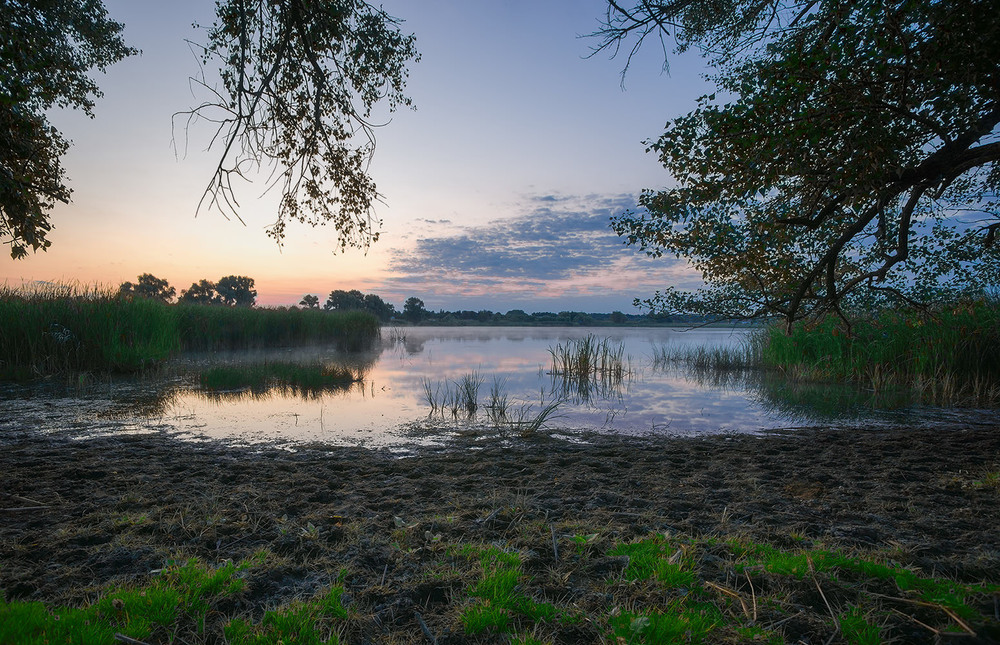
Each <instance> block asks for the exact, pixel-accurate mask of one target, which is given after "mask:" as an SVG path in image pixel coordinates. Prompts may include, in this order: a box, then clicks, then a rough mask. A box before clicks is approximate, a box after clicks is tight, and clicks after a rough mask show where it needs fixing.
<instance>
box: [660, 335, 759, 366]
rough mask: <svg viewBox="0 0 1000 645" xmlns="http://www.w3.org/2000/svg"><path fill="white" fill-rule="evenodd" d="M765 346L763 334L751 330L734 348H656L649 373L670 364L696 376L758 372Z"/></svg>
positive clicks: (682, 346)
mask: <svg viewBox="0 0 1000 645" xmlns="http://www.w3.org/2000/svg"><path fill="white" fill-rule="evenodd" d="M766 342H767V336H766V334H764V333H762V332H761V331H759V330H754V331H752V332H750V335H749V337H748V338H747V339H746V340H745V341H744V342H742V343H740V344H738V345H735V346H726V347H706V346H704V345H694V346H691V345H681V346H671V345H656V346H654V347H653V350H652V356H651V358H652V361H653V369H664V368H667V367H669V366H671V365H674V364H680V365H683V366H684V367H685V368H687V369H691V370H694V371H696V372H700V371H727V370H745V369H752V368H759V367H761V366H762V363H761V353H762V351H763V348H764V345H765V343H766Z"/></svg>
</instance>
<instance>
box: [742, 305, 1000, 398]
mask: <svg viewBox="0 0 1000 645" xmlns="http://www.w3.org/2000/svg"><path fill="white" fill-rule="evenodd" d="M850 331H851V333H850V334H848V333H847V332H846V330H845V329H844V328H843V326H842V324H841V323H840V321H839V320H837V319H835V318H834V317H832V316H831V317H828V318H826V319H824V320H822V321H820V322H819V323H818V324H815V325H805V324H799V325H796V326H795V327H794V328H793V330H792V334H791V335H785V334H784V333H783V332H782V330H780V329H778V328H771V329H769V330H768V337H767V343H766V345H765V347H764V349H763V352H762V360H763V362H764V363H765V364H766V365H768V366H771V367H774V368H777V369H779V370H781V371H783V372H785V373H786V374H788V375H790V376H792V377H795V378H798V379H813V380H841V381H851V382H855V383H860V384H862V385H863V386H864V387H866V388H869V389H871V390H874V391H880V390H885V389H887V388H893V387H905V388H909V389H911V390H913V391H915V392H916V393H917V394H918V395H919V397H920V399H921V400H922V401H924V402H926V403H931V404H937V405H987V406H992V405H997V404H998V403H1000V305H998V304H997V303H996V302H989V301H980V302H974V303H963V304H957V305H954V306H951V307H947V308H942V309H939V310H937V311H932V312H914V311H904V312H897V311H886V312H882V313H880V314H878V315H876V316H869V317H867V318H863V319H861V320H859V321H857V322H855V323H854V324H853V326H852V328H851V330H850Z"/></svg>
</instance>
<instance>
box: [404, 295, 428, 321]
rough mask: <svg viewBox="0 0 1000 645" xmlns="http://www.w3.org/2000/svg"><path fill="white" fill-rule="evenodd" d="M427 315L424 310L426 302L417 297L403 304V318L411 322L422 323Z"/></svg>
mask: <svg viewBox="0 0 1000 645" xmlns="http://www.w3.org/2000/svg"><path fill="white" fill-rule="evenodd" d="M426 315H427V310H426V309H424V301H423V300H421V299H420V298H417V297H415V296H414V297H410V298H407V299H406V302H405V303H403V318H405V319H407V320H409V321H410V322H420V321H421V320H423V319H424V317H425V316H426Z"/></svg>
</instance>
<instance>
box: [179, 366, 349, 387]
mask: <svg viewBox="0 0 1000 645" xmlns="http://www.w3.org/2000/svg"><path fill="white" fill-rule="evenodd" d="M198 380H199V383H200V386H201V389H202V390H206V391H212V392H219V391H225V390H241V389H251V390H261V391H266V390H271V389H275V388H282V389H287V388H290V389H292V390H302V391H310V392H322V391H329V390H343V389H348V388H350V387H351V386H352V385H353V384H354V383H357V382H359V381H361V380H362V376H361V375H360V374H356V373H355V372H354V371H353V370H351V369H350V368H347V367H343V366H341V365H330V364H326V363H312V364H302V363H285V362H265V363H254V364H249V365H219V366H216V367H211V368H209V369H207V370H205V371H203V372H202V373H201V374H200V376H199V379H198Z"/></svg>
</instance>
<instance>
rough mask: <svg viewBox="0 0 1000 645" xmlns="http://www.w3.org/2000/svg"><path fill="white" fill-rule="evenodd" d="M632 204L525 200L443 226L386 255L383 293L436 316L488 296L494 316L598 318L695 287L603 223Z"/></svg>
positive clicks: (623, 199)
mask: <svg viewBox="0 0 1000 645" xmlns="http://www.w3.org/2000/svg"><path fill="white" fill-rule="evenodd" d="M634 204H635V198H634V197H632V196H627V195H616V196H607V195H589V196H584V197H575V196H562V195H540V196H533V197H529V198H525V200H524V203H523V207H522V209H521V211H522V212H521V214H520V215H517V216H514V217H512V218H507V219H498V220H494V221H491V222H489V223H487V224H484V225H478V226H468V227H460V226H459V227H457V226H456V225H455V223H454V221H452V222H448V226H442V227H441V228H442V229H446V230H442V234H441V235H437V236H435V235H427V234H425V235H423V236H421V237H419V238H417V239H416V240H415V242H414V244H413V246H412V247H410V248H405V249H395V250H393V252H392V260H391V264H390V268H391V273H392V274H393V277H391V278H389V279H388V281H387V285H386V286H387V287H389V288H390V289H392V290H394V291H396V292H399V293H404V292H405V293H419V294H426V295H422V296H421V297H423V298H424V299H425V300H427V301H428V306H432V307H435V308H437V307H443V308H446V309H450V308H454V307H459V306H466V305H465V304H463V303H464V302H465V301H467V300H469V299H475V300H480V301H481V300H482V299H483V298H492V299H495V300H497V304H496V305H495V306H493V307H492V308H493V309H498V310H502V309H503V306H504V305H502V304H501V303H511V306H515V305H516V306H545V307H547V308H561V307H564V306H565V307H566V308H575V309H579V308H584V309H587V308H589V309H590V310H592V311H600V310H604V309H605V308H608V307H612V308H623V307H627V306H628V305H629V303H631V301H632V298H634V297H636V296H640V297H642V296H647V295H649V294H650V293H651V292H652V291H653V290H655V289H657V288H662V287H664V286H668V285H675V286H681V287H694V286H697V285H698V284H700V280H699V279H698V276H697V274H696V273H694V272H693V271H692V270H691V269H690V268H689V267H688V266H687V264H686V263H685V262H683V261H679V260H675V259H673V258H659V259H655V260H654V259H651V258H648V257H646V256H645V254H643V253H641V252H639V251H638V250H637V249H634V248H631V247H626V246H625V245H624V244H623V243H622V241H621V239H620V238H618V236H616V235H615V233H614V231H612V230H611V228H610V226H609V224H610V218H611V216H612V215H614V214H618V213H621V212H622V211H623V210H625V209H626V208H629V207H633V206H634ZM426 223H431V222H426ZM570 302H572V303H574V304H575V306H570V305H569V304H568V303H570ZM588 302H592V303H593V304H592V305H591V306H590V307H587V306H586V303H588ZM432 303H433V304H432ZM531 303H534V304H531ZM550 303H551V304H550ZM561 303H567V304H561Z"/></svg>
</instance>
